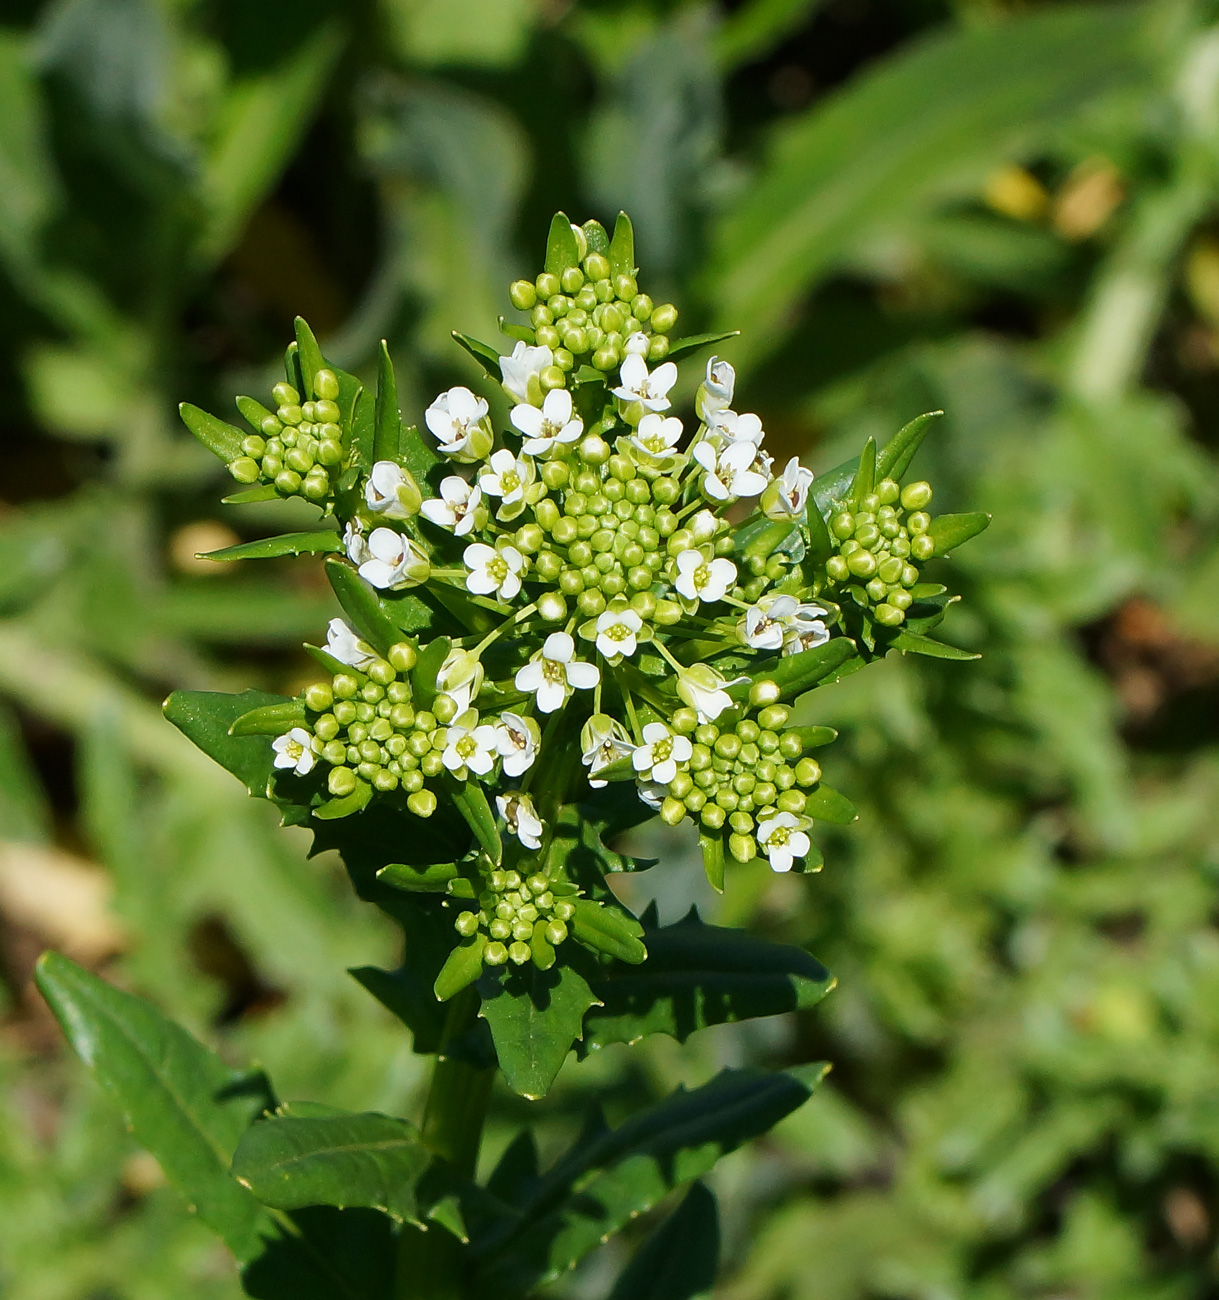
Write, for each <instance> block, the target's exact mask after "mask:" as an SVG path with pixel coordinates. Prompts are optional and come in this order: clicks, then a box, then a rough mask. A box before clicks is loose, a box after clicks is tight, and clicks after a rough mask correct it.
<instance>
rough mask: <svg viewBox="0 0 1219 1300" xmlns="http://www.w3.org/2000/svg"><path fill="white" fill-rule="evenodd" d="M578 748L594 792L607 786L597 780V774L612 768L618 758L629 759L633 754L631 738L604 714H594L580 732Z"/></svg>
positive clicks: (624, 729)
mask: <svg viewBox="0 0 1219 1300" xmlns="http://www.w3.org/2000/svg"><path fill="white" fill-rule="evenodd" d="M580 748H581V751H582V754H583V759H584V766H585V767H587V768H588V783H589V785H591V786H592V787H593V789H594V790H600V789H601V788H602V787H603V786H606V785H608V784H609V782H608V781H599V780H597V773H598V772H600V771H603V770H604V769H605V768H607V767H612V766H613V765H614V764H615V763H616V762H617V761H618V760H619V759H620V758H629V757H630V755H631V754H633V753H634V752H635V746H634V745H632V744H631V738H630V736H628V735H627V733H626V728H625V727H624V726H623V725H622V723H621V722H618V721H616V720H615V719H614V718H611V717H609V716H607V715H606V714H604V713H594V714H593V716H592V717H591V718H589V720H588V721H587V722H586V723H585V724H584V729H583V730H582V731H581V732H580Z"/></svg>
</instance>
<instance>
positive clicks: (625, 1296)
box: [609, 1183, 720, 1300]
mask: <svg viewBox="0 0 1219 1300" xmlns="http://www.w3.org/2000/svg"><path fill="white" fill-rule="evenodd" d="M719 1259H720V1222H719V1210H718V1207H717V1206H716V1202H715V1196H714V1195H713V1194H712V1192H711V1191H709V1190H708V1188H707V1187H706V1186H704V1185H703V1184H702V1183H695V1184H694V1185H693V1186H692V1187H691V1188H690V1190H689V1191H688V1192H687V1193H686V1196H685V1199H684V1200H683V1201H682V1203H681V1205H679V1206H678V1207H677V1209H676V1210H674V1212H673V1213H672V1214H671V1215H669V1217H668V1218H667V1219H666V1220H665V1221H664V1223H662V1224H661V1225H660V1227H659V1228H658V1229H657V1230H656V1231H655V1232H654V1233H653V1234H652V1235H651V1236H650V1237H649V1238H648V1239H647V1241H645V1242H644V1243H643V1245H642V1246H640V1247H639V1249H638V1250H637V1251H636V1252H635V1254H634V1257H633V1258H632V1259H631V1262H630V1263H629V1264H628V1265H627V1266H626V1268H625V1269H623V1271H622V1274H621V1275H620V1276H619V1278H618V1281H617V1282H616V1283H615V1284H614V1289H613V1291H611V1292H610V1297H609V1300H693V1298H694V1297H695V1296H700V1295H708V1294H710V1292H711V1289H712V1288H713V1287H714V1286H715V1277H716V1273H717V1272H718V1270H719Z"/></svg>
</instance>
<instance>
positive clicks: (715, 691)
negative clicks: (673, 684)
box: [677, 664, 749, 722]
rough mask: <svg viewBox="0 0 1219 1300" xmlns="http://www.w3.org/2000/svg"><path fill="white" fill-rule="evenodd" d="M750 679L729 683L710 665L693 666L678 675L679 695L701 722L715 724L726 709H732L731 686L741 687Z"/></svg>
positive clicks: (734, 679) (735, 679)
mask: <svg viewBox="0 0 1219 1300" xmlns="http://www.w3.org/2000/svg"><path fill="white" fill-rule="evenodd" d="M748 680H749V678H748V677H734V678H733V679H732V680H731V681H728V680H727V679H726V678H725V677H723V676H722V675H721V674H720V673H717V672H716V671H715V669H714V668H712V667H711V665H710V664H692V665H691V666H690V667H689V668H683V669H681V671H680V672H679V673H678V674H677V693H678V695H679V696H681V698H682V700H683V701H684V702H685V703H686V704H688V705H689V706H690V707H691V708H692V709H693V710H694V711H695V712H696V713H697V714H698V720H699V722H714V721H715V720H716V718H718V717H719V716H720V714H721V713H723V711H724V710H725V709H729V708H731V707H732V697H731V696H730V695H729V694H728V690H727V688H728V687H729V686H739V685H740V684H741V683H742V682H747V681H748Z"/></svg>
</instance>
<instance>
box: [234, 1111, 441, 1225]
mask: <svg viewBox="0 0 1219 1300" xmlns="http://www.w3.org/2000/svg"><path fill="white" fill-rule="evenodd" d="M431 1160H432V1157H431V1154H430V1152H429V1151H428V1149H427V1147H425V1146H424V1145H423V1143H422V1142H421V1141H420V1138H419V1133H418V1131H417V1130H416V1128H415V1126H414V1125H413V1124H409V1123H408V1122H407V1121H406V1120H404V1119H395V1118H393V1117H392V1116H390V1115H379V1114H376V1113H375V1112H365V1113H363V1114H349V1115H347V1114H345V1115H328V1116H325V1117H311V1118H303V1117H297V1116H294V1115H292V1114H291V1113H290V1112H289V1113H281V1114H279V1115H274V1116H271V1117H269V1118H267V1119H262V1120H259V1121H258V1122H257V1123H255V1124H253V1125H251V1127H250V1128H249V1129H247V1130H246V1133H245V1135H244V1136H243V1137H242V1139H241V1141H240V1142H239V1143H238V1145H237V1150H236V1152H235V1153H234V1155H233V1176H234V1177H235V1178H236V1179H237V1180H238V1182H240V1183H241V1184H242V1186H243V1187H247V1188H249V1190H250V1191H251V1192H253V1194H254V1195H255V1196H256V1197H257V1198H258V1199H259V1200H260V1201H261V1202H262V1203H263V1204H264V1205H269V1206H271V1207H272V1209H277V1210H298V1209H302V1208H303V1207H305V1206H307V1205H334V1206H337V1207H339V1208H340V1209H343V1208H346V1207H349V1206H364V1207H367V1208H369V1209H374V1210H381V1211H383V1212H384V1213H386V1214H388V1215H390V1216H391V1218H394V1219H397V1220H398V1221H399V1222H400V1223H401V1222H407V1223H418V1222H419V1213H418V1201H417V1198H416V1188H417V1187H418V1184H419V1180H420V1178H422V1176H423V1174H424V1172H425V1170H426V1169H427V1167H428V1165H429V1164H430V1163H431Z"/></svg>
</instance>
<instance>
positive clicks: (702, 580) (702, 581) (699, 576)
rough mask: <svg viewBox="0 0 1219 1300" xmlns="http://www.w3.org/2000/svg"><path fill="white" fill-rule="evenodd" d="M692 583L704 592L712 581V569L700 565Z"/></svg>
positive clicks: (695, 571)
mask: <svg viewBox="0 0 1219 1300" xmlns="http://www.w3.org/2000/svg"><path fill="white" fill-rule="evenodd" d="M692 581H693V583H694V585H695V586H696V587H697V588H698V589H699V591H702V589H703V588H704V587H705V586H706V585H707V584H708V583H709V582H710V581H711V570H710V568H709V567H708V566H707V565H705V564H700V565H699V566H698V568H697V569H695V570H694V576H693V578H692Z"/></svg>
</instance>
